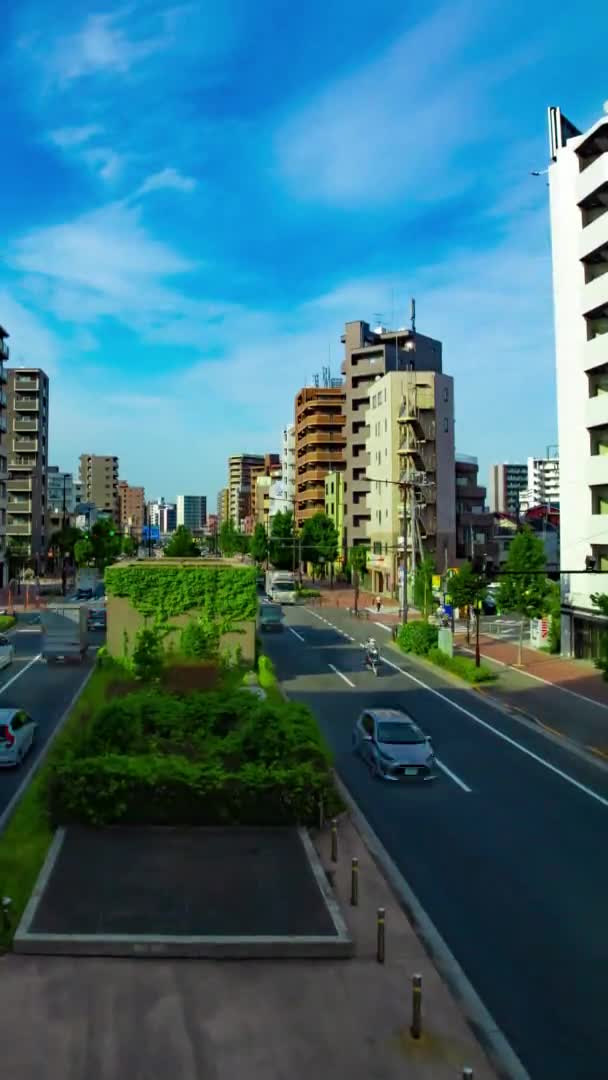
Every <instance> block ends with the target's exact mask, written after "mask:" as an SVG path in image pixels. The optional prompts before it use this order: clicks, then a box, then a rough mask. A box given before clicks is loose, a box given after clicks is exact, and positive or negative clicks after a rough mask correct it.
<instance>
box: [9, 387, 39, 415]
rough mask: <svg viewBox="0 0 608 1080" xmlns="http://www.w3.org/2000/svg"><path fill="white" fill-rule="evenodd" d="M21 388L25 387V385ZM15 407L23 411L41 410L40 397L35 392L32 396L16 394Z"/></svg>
mask: <svg viewBox="0 0 608 1080" xmlns="http://www.w3.org/2000/svg"><path fill="white" fill-rule="evenodd" d="M21 389H23V387H22V388H21ZM15 407H16V408H17V409H19V410H20V411H21V412H39V410H40V399H39V398H38V397H35V396H34V395H33V394H32V396H31V397H20V396H19V395H18V394H15Z"/></svg>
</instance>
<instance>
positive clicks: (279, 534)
mask: <svg viewBox="0 0 608 1080" xmlns="http://www.w3.org/2000/svg"><path fill="white" fill-rule="evenodd" d="M294 538H295V528H294V520H293V514H292V512H291V510H285V511H279V513H278V514H275V515H274V517H273V519H272V525H271V531H270V561H271V563H272V565H273V566H275V567H276V569H277V570H290V569H291V567H292V566H293V562H294Z"/></svg>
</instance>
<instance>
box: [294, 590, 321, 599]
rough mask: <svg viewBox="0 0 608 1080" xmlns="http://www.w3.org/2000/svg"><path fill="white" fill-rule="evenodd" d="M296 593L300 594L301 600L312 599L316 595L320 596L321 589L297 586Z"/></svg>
mask: <svg viewBox="0 0 608 1080" xmlns="http://www.w3.org/2000/svg"><path fill="white" fill-rule="evenodd" d="M296 595H297V596H299V597H300V599H301V600H312V599H313V598H314V597H318V596H320V595H321V590H320V589H301V588H297V589H296Z"/></svg>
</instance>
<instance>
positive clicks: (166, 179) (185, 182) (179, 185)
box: [136, 168, 196, 195]
mask: <svg viewBox="0 0 608 1080" xmlns="http://www.w3.org/2000/svg"><path fill="white" fill-rule="evenodd" d="M195 187H196V180H195V179H194V178H193V177H192V176H182V174H181V173H180V172H178V171H177V169H172V168H167V169H161V171H160V172H157V173H153V175H152V176H148V178H147V179H146V180H144V182H143V184H141V186H140V187H139V188H138V189H137V192H136V195H146V194H147V193H148V192H150V191H161V190H162V189H164V188H167V189H170V190H173V191H194V189H195Z"/></svg>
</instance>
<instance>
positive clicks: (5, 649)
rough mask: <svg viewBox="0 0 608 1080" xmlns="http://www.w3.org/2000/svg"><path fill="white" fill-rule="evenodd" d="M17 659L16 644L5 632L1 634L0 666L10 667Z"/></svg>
mask: <svg viewBox="0 0 608 1080" xmlns="http://www.w3.org/2000/svg"><path fill="white" fill-rule="evenodd" d="M14 659H15V646H14V645H13V643H12V641H9V639H8V638H7V637H5V635H4V634H0V668H3V667H8V666H9V664H12V662H13V660H14Z"/></svg>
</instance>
